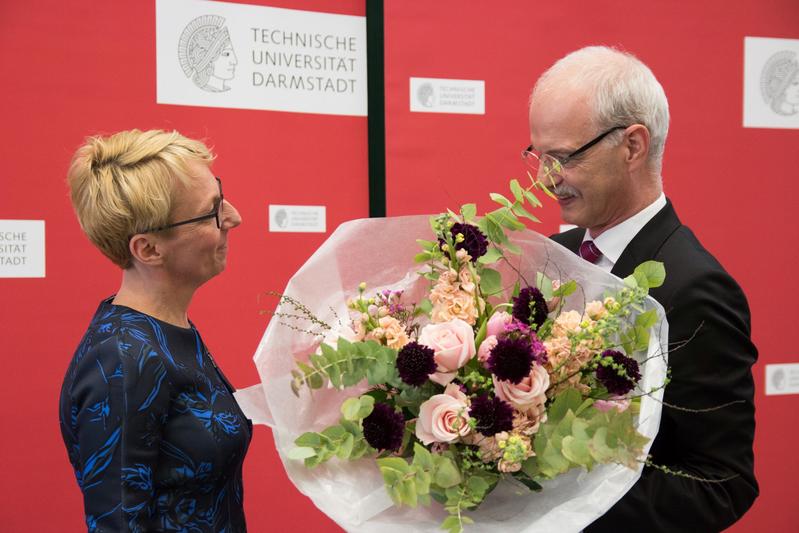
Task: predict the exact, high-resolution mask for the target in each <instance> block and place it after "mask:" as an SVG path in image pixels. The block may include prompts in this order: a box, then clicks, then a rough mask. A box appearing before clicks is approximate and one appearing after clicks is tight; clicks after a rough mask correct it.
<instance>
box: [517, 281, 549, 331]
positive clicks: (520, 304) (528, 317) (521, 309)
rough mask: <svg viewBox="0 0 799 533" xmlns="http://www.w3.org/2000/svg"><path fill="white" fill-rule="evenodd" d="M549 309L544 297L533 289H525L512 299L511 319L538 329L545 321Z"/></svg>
mask: <svg viewBox="0 0 799 533" xmlns="http://www.w3.org/2000/svg"><path fill="white" fill-rule="evenodd" d="M548 314H549V308H548V307H547V302H546V300H545V299H544V295H543V294H542V293H541V291H539V290H538V289H536V288H535V287H525V288H524V289H522V290H521V291H520V292H519V296H514V298H513V318H515V319H516V320H518V321H519V322H522V323H524V324H528V325H530V326H531V327H532V328H533V329H536V330H537V329H538V328H539V327H541V324H543V323H544V321H545V320H546V319H547V315H548Z"/></svg>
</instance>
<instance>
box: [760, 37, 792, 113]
mask: <svg viewBox="0 0 799 533" xmlns="http://www.w3.org/2000/svg"><path fill="white" fill-rule="evenodd" d="M760 92H761V93H762V95H763V100H765V102H766V104H768V106H769V107H770V108H771V110H772V111H774V112H775V113H777V114H779V115H795V114H797V113H799V59H798V58H797V55H796V52H791V51H789V50H783V51H782V52H777V53H776V54H774V55H772V56H771V57H770V58H768V61H766V64H765V65H764V66H763V70H762V72H761V74H760Z"/></svg>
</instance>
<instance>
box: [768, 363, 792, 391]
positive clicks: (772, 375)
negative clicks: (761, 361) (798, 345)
mask: <svg viewBox="0 0 799 533" xmlns="http://www.w3.org/2000/svg"><path fill="white" fill-rule="evenodd" d="M775 394H799V363H786V364H781V365H766V395H767V396H772V395H775Z"/></svg>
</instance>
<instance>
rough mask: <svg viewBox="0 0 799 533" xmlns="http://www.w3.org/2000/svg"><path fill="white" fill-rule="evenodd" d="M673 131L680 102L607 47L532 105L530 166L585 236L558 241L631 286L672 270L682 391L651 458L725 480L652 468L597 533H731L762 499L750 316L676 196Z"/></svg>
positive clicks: (670, 305)
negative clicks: (636, 276)
mask: <svg viewBox="0 0 799 533" xmlns="http://www.w3.org/2000/svg"><path fill="white" fill-rule="evenodd" d="M668 124H669V111H668V102H667V100H666V95H665V94H664V92H663V88H662V87H661V85H660V83H658V81H657V80H656V79H655V77H654V75H653V74H652V72H651V71H650V70H649V68H648V67H646V65H644V64H643V63H641V62H640V61H639V60H638V59H636V58H635V57H633V56H632V55H630V54H627V53H623V52H619V51H617V50H614V49H610V48H606V47H589V48H584V49H581V50H578V51H576V52H573V53H571V54H569V55H567V56H566V57H564V58H563V59H561V60H560V61H558V62H557V63H556V64H555V65H553V66H552V67H551V68H550V69H549V70H548V71H547V72H546V73H544V74H543V75H542V76H541V78H540V79H539V80H538V82H537V84H536V86H535V88H534V89H533V94H532V96H531V100H530V133H531V141H532V145H531V146H530V148H528V150H527V151H526V152H525V157H526V158H527V160H528V162H530V164H531V165H532V166H533V167H534V168H535V169H536V171H537V173H538V177H539V179H541V180H542V181H545V182H546V183H547V184H548V185H550V186H551V188H552V189H553V191H554V193H555V194H556V196H557V198H558V203H559V204H560V207H561V212H562V216H563V220H564V221H566V222H568V223H571V224H575V225H577V226H578V228H576V229H574V230H571V231H567V232H565V233H561V234H558V235H555V236H553V237H552V238H553V239H554V240H555V241H556V242H558V243H560V244H562V245H563V246H566V247H567V248H569V249H571V250H572V251H574V252H575V253H580V255H581V256H582V257H584V258H585V259H587V260H590V261H592V262H594V263H596V264H597V265H598V266H599V267H601V268H603V269H605V270H607V271H610V272H612V273H613V274H616V275H617V276H619V277H622V278H623V277H625V276H627V275H629V274H630V273H632V271H633V269H634V268H635V267H636V266H637V265H638V264H640V263H642V262H644V261H647V260H650V259H654V260H656V261H661V262H663V263H664V264H665V268H666V281H665V283H664V284H663V285H662V286H661V287H659V288H657V289H653V290H652V291H651V295H652V296H653V297H654V298H655V299H656V300H658V301H659V302H660V303H661V305H663V307H664V309H665V310H666V313H667V317H668V321H669V346H670V353H669V365H670V367H671V372H672V380H671V382H670V383H669V384H668V386H667V388H666V390H665V396H664V406H663V415H662V420H661V424H660V431H659V433H658V436H657V438H656V439H655V442H654V444H653V446H652V449H651V452H650V453H651V455H652V461H653V462H654V463H656V464H658V465H662V466H665V467H668V468H669V469H671V470H676V471H681V472H684V473H685V474H689V475H691V476H695V477H698V478H702V479H705V480H714V481H713V482H709V481H697V480H695V479H690V478H687V477H684V476H679V475H674V474H668V473H664V472H663V471H661V470H658V469H655V468H649V467H647V468H645V469H644V472H643V474H642V476H641V479H640V480H639V481H638V482H637V483H636V484H635V485H634V486H633V488H632V489H631V490H630V491H629V492H628V493H627V494H626V495H625V496H624V497H623V498H622V499H621V500H620V501H619V502H618V503H617V504H616V505H615V506H614V507H613V508H611V509H610V510H609V511H608V512H607V513H606V514H605V515H604V516H602V517H600V518H599V519H598V520H597V521H596V522H594V523H593V524H591V525H590V526H589V527H588V528H587V529H586V531H588V532H591V533H593V532H601V531H613V532H614V533H617V532H618V531H647V532H655V531H664V532H665V531H668V532H674V531H691V532H699V531H720V530H722V529H724V528H726V527H728V526H730V524H732V523H734V522H735V521H737V520H738V519H739V518H740V517H741V516H742V515H743V514H744V513H745V512H746V510H747V509H749V507H750V506H751V505H752V502H753V501H754V499H755V498H756V497H757V495H758V486H757V482H756V480H755V477H754V464H753V463H754V459H753V453H752V440H753V437H754V429H755V421H754V404H753V396H754V385H753V382H752V374H751V366H752V364H753V363H754V362H755V360H756V358H757V350H756V348H755V346H754V345H753V344H752V342H751V340H750V319H749V308H748V304H747V302H746V297H745V296H744V294H743V292H742V291H741V289H740V287H739V286H738V285H737V283H736V282H735V281H734V280H733V279H732V278H731V277H730V275H729V274H728V273H727V272H725V270H724V269H723V268H722V266H721V265H720V264H719V263H718V261H716V259H715V258H714V257H713V256H712V255H711V254H710V253H709V252H708V251H707V250H705V249H704V248H703V247H702V245H701V244H700V243H699V241H698V240H697V238H696V237H695V236H694V234H693V233H692V232H691V230H690V229H688V228H687V227H686V226H684V225H682V223H680V220H679V219H678V218H677V214H676V212H675V210H674V207H673V206H672V204H671V202H670V201H669V200H667V199H666V197H665V196H664V195H663V191H662V179H661V174H660V171H661V163H662V159H663V149H664V145H665V141H666V135H667V133H668ZM720 480H723V481H720Z"/></svg>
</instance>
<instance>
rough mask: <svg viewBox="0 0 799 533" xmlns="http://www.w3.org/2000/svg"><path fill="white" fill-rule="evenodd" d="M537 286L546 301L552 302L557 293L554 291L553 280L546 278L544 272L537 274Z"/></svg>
mask: <svg viewBox="0 0 799 533" xmlns="http://www.w3.org/2000/svg"><path fill="white" fill-rule="evenodd" d="M535 286H536V287H538V290H539V291H541V294H543V295H544V299H545V300H551V299H552V298H553V297H554V296H555V293H554V291H553V289H552V280H551V279H549V278H548V277H547V276H545V275H544V274H543V273H542V272H537V273H536V275H535Z"/></svg>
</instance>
